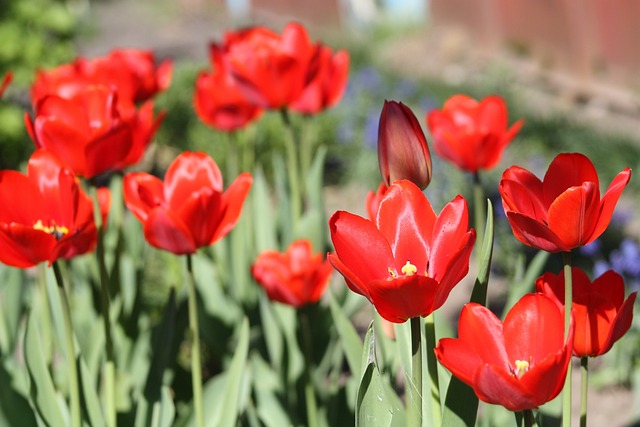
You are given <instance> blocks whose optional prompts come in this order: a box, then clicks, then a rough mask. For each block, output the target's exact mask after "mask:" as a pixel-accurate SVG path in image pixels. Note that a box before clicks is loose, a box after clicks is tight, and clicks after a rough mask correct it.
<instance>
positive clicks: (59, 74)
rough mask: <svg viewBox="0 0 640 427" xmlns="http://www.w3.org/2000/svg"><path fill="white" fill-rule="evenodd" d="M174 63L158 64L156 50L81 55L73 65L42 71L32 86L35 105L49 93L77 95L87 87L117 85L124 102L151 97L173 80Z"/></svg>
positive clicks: (127, 50) (64, 95)
mask: <svg viewBox="0 0 640 427" xmlns="http://www.w3.org/2000/svg"><path fill="white" fill-rule="evenodd" d="M172 71H173V64H172V63H171V62H170V61H168V60H167V61H163V62H162V63H161V64H160V65H158V66H157V67H156V65H155V58H154V55H153V52H151V51H146V50H137V49H122V50H120V49H117V50H114V51H112V52H110V53H109V54H108V55H107V56H103V57H98V58H95V59H85V58H81V57H80V58H77V59H76V60H75V61H73V62H71V63H69V64H63V65H61V66H59V67H56V68H53V69H51V70H47V71H42V70H40V71H38V73H37V75H36V80H35V82H34V83H33V85H32V87H31V99H32V103H33V105H36V104H37V103H38V101H39V100H40V99H42V98H44V97H45V96H47V95H57V96H60V97H62V98H67V99H70V98H73V97H74V96H75V95H76V94H77V93H78V92H81V91H83V90H84V89H85V88H86V87H87V86H93V85H104V86H107V87H108V88H112V87H115V88H116V91H117V92H118V97H119V99H120V100H121V101H122V102H132V103H133V102H140V101H146V100H148V99H151V98H152V97H153V96H154V95H155V94H156V93H158V92H160V91H163V90H165V89H166V88H167V87H169V84H170V83H171V77H172Z"/></svg>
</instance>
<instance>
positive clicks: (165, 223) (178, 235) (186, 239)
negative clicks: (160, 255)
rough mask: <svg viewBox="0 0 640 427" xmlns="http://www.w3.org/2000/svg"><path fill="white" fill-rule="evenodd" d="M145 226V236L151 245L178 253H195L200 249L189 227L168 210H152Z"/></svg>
mask: <svg viewBox="0 0 640 427" xmlns="http://www.w3.org/2000/svg"><path fill="white" fill-rule="evenodd" d="M143 226H144V237H145V238H146V239H147V242H149V244H151V246H155V247H156V248H159V249H164V250H165V251H169V252H173V253H174V254H177V255H184V254H193V253H195V252H196V250H197V249H198V248H197V246H196V244H195V242H194V240H193V237H191V234H190V231H189V229H188V228H187V227H186V226H185V225H184V224H183V223H182V222H181V221H180V220H179V219H178V218H176V217H175V216H173V214H172V213H171V212H169V211H167V210H164V209H162V208H156V209H154V210H152V211H151V212H150V213H149V216H148V218H147V220H146V221H145V222H144V224H143Z"/></svg>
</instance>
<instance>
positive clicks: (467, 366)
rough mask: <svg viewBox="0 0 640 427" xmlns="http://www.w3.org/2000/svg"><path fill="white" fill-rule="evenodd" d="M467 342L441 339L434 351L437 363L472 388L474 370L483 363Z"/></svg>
mask: <svg viewBox="0 0 640 427" xmlns="http://www.w3.org/2000/svg"><path fill="white" fill-rule="evenodd" d="M469 344H470V343H469V342H466V341H463V340H462V339H456V338H442V339H440V341H438V346H437V347H436V348H435V349H434V351H435V354H436V357H437V358H438V361H439V362H440V363H441V364H442V366H444V367H445V368H447V369H448V370H449V372H451V373H452V374H453V376H455V377H456V378H458V379H459V380H460V381H462V382H463V383H465V384H467V385H468V386H470V387H473V378H474V374H475V372H476V369H477V368H478V367H479V366H481V365H482V364H483V363H484V362H483V361H482V359H481V358H480V356H478V354H477V353H476V351H475V350H476V349H475V348H474V347H472V346H471V345H469Z"/></svg>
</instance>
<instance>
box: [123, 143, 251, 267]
mask: <svg viewBox="0 0 640 427" xmlns="http://www.w3.org/2000/svg"><path fill="white" fill-rule="evenodd" d="M251 183H252V178H251V175H250V174H248V173H243V174H241V175H240V176H239V177H238V178H237V179H236V180H235V181H234V182H233V183H232V184H231V185H230V186H229V188H227V190H226V191H224V192H223V186H222V174H221V173H220V169H219V168H218V165H217V164H216V162H215V161H214V160H213V159H212V158H211V157H209V156H208V155H206V154H204V153H192V152H183V153H182V154H180V155H179V156H178V157H177V158H176V159H175V160H174V161H173V162H172V163H171V165H170V166H169V169H168V170H167V173H166V175H165V179H164V182H162V181H161V180H160V179H158V178H157V177H155V176H152V175H150V174H148V173H143V172H134V173H128V174H127V175H125V178H124V201H125V204H126V205H127V207H128V208H129V209H130V210H131V212H133V214H134V215H135V216H136V217H137V218H138V219H139V220H140V222H142V225H143V229H144V236H145V238H146V239H147V241H148V242H149V243H150V244H151V245H152V246H155V247H156V248H159V249H164V250H167V251H169V252H173V253H175V254H193V253H195V252H196V251H197V250H198V248H201V247H203V246H209V245H211V244H213V243H215V242H216V241H218V240H220V239H221V238H223V237H224V236H225V235H227V233H229V231H231V229H232V228H233V227H234V225H235V224H236V222H238V219H239V218H240V213H241V212H242V205H243V203H244V200H245V198H246V197H247V194H248V193H249V190H250V189H251Z"/></svg>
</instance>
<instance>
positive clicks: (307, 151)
mask: <svg viewBox="0 0 640 427" xmlns="http://www.w3.org/2000/svg"><path fill="white" fill-rule="evenodd" d="M311 126H312V122H311V120H309V116H304V126H303V128H302V140H301V141H300V164H301V165H302V172H303V173H304V172H307V171H309V170H310V169H311V164H312V163H313V149H314V145H315V144H314V142H315V140H314V139H313V138H311V136H312V133H311V132H310V129H311Z"/></svg>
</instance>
